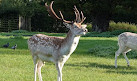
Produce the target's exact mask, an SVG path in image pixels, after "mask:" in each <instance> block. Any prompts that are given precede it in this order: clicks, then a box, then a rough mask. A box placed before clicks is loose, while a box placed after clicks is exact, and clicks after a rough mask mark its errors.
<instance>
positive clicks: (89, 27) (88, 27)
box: [87, 23, 92, 32]
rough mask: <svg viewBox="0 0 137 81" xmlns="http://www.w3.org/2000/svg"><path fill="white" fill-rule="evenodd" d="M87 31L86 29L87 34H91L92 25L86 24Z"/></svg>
mask: <svg viewBox="0 0 137 81" xmlns="http://www.w3.org/2000/svg"><path fill="white" fill-rule="evenodd" d="M87 29H88V32H91V31H92V24H90V23H87Z"/></svg>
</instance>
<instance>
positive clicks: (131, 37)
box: [118, 32, 137, 50]
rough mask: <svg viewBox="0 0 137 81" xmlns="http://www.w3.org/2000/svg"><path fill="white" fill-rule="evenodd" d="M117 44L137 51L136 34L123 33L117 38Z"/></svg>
mask: <svg viewBox="0 0 137 81" xmlns="http://www.w3.org/2000/svg"><path fill="white" fill-rule="evenodd" d="M118 40H119V44H123V45H125V46H126V47H129V48H131V49H134V50H137V34H136V33H131V32H124V33H122V34H120V35H119V36H118Z"/></svg>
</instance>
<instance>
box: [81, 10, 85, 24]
mask: <svg viewBox="0 0 137 81" xmlns="http://www.w3.org/2000/svg"><path fill="white" fill-rule="evenodd" d="M81 15H82V20H81V21H80V23H83V22H84V20H85V19H86V17H84V15H83V12H82V11H81Z"/></svg>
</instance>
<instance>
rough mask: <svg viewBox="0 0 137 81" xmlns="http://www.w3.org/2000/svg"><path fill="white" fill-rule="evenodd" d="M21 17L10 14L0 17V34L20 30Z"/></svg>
mask: <svg viewBox="0 0 137 81" xmlns="http://www.w3.org/2000/svg"><path fill="white" fill-rule="evenodd" d="M18 23H19V16H18V15H16V14H8V15H3V16H2V17H0V32H10V31H12V30H18V28H19V27H18Z"/></svg>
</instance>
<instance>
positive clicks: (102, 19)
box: [92, 15, 109, 32]
mask: <svg viewBox="0 0 137 81" xmlns="http://www.w3.org/2000/svg"><path fill="white" fill-rule="evenodd" d="M108 28H109V15H96V16H95V17H94V19H93V21H92V31H95V32H106V31H107V30H108Z"/></svg>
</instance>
